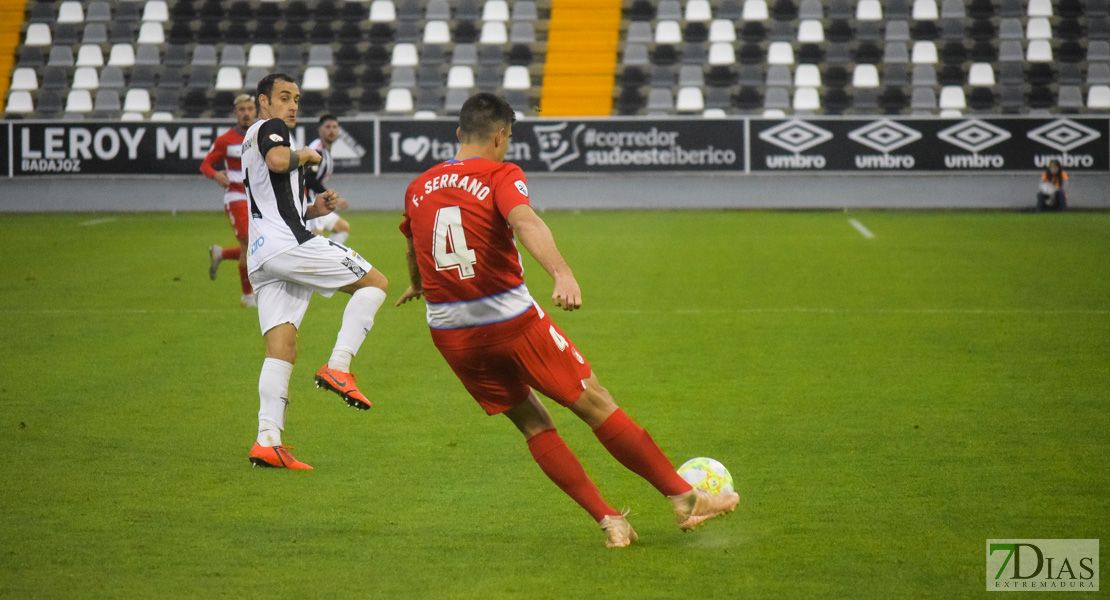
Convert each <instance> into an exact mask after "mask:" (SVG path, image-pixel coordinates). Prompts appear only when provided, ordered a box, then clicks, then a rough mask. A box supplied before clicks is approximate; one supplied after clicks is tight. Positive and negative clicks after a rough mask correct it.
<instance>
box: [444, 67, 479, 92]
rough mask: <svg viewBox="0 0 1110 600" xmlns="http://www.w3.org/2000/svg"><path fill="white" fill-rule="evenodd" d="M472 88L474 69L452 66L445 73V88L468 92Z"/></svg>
mask: <svg viewBox="0 0 1110 600" xmlns="http://www.w3.org/2000/svg"><path fill="white" fill-rule="evenodd" d="M473 87H474V69H472V68H470V67H468V66H466V65H454V66H452V67H451V69H450V70H449V71H448V72H447V88H448V89H463V90H469V89H470V88H473Z"/></svg>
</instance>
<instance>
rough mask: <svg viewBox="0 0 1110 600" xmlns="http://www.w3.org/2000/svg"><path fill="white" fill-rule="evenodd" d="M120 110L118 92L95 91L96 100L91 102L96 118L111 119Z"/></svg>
mask: <svg viewBox="0 0 1110 600" xmlns="http://www.w3.org/2000/svg"><path fill="white" fill-rule="evenodd" d="M121 108H122V106H121V105H120V101H119V91H118V90H114V89H112V90H106V89H101V90H97V92H96V98H95V99H94V100H93V112H94V113H96V114H95V116H96V117H100V118H110V117H113V116H115V115H116V114H118V113H119V112H120V109H121Z"/></svg>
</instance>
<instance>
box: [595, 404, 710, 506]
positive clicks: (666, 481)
mask: <svg viewBox="0 0 1110 600" xmlns="http://www.w3.org/2000/svg"><path fill="white" fill-rule="evenodd" d="M594 435H596V436H597V439H598V440H600V441H601V445H602V446H605V449H606V450H608V451H609V454H612V455H613V457H614V458H616V459H617V460H618V461H620V463H621V464H622V465H624V466H625V467H626V468H628V470H629V471H632V472H633V473H635V474H637V475H639V476H640V477H643V478H644V479H646V480H647V481H648V483H650V484H651V485H653V486H655V489H657V490H659V491H660V492H662V494H663V495H664V496H675V495H678V494H684V493H686V492H688V491H690V489H691V488H690V484H689V483H686V480H684V479H682V478H681V477H679V476H678V473H675V470H674V465H672V464H671V461H670V460H668V459H667V456H666V455H665V454H663V451H662V450H660V449H659V446H658V445H657V444H656V443H655V440H653V439H651V436H650V435H648V432H647V431H644V429H643V428H642V427H640V426H639V425H637V424H636V422H635V421H633V420H632V419H631V418H630V417H629V416H628V415H627V414H625V412H624V411H623V410H621V409H619V408H618V409H617V410H616V412H614V413H613V414H611V415H609V418H608V419H605V422H604V423H602V424H601V426H599V427H598V428H597V429H595V430H594Z"/></svg>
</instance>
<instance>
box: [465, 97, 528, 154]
mask: <svg viewBox="0 0 1110 600" xmlns="http://www.w3.org/2000/svg"><path fill="white" fill-rule="evenodd" d="M515 122H516V113H515V112H513V107H512V106H509V103H508V102H506V101H505V100H504V99H503V98H501V97H500V96H497V95H496V94H490V93H487V92H478V93H477V94H474V95H473V96H471V97H469V98H467V99H466V102H463V105H462V109H461V110H459V129H461V130H462V141H463V142H471V141H475V140H484V139H487V138H489V137H491V136H492V135H493V134H494V133H496V132H497V130H498V129H501V128H502V127H511V126H512V124H513V123H515Z"/></svg>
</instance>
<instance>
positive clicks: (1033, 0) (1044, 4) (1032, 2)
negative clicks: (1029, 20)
mask: <svg viewBox="0 0 1110 600" xmlns="http://www.w3.org/2000/svg"><path fill="white" fill-rule="evenodd" d="M1027 14H1028V15H1029V16H1030V17H1051V16H1052V0H1029V11H1028V13H1027Z"/></svg>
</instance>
